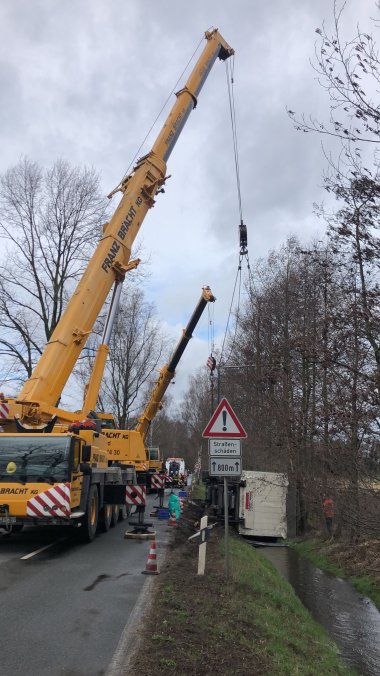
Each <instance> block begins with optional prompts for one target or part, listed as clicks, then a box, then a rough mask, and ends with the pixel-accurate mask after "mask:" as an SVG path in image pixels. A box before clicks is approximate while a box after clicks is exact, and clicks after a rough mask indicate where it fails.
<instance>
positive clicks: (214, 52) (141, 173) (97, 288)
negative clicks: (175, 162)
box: [17, 29, 234, 418]
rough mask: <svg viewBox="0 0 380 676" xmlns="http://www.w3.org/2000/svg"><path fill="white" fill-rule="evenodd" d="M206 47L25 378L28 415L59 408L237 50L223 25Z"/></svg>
mask: <svg viewBox="0 0 380 676" xmlns="http://www.w3.org/2000/svg"><path fill="white" fill-rule="evenodd" d="M205 37H206V40H207V44H206V46H205V47H204V49H203V51H202V54H201V56H200V58H199V59H198V61H197V63H196V65H195V67H194V69H193V71H192V73H191V75H190V77H189V79H188V81H187V82H186V85H185V86H184V87H183V88H182V89H181V90H180V91H179V92H177V94H176V96H177V100H176V102H175V104H174V106H173V108H172V110H171V112H170V113H169V116H168V118H167V120H166V122H165V124H164V126H163V128H162V129H161V131H160V133H159V135H158V137H157V139H156V141H155V143H154V145H153V147H152V150H151V151H150V152H149V153H148V154H147V155H145V156H144V157H142V158H141V159H140V160H138V162H137V164H136V165H135V167H134V169H133V170H132V172H131V173H130V174H129V175H128V176H127V177H126V178H125V179H123V181H122V182H121V184H120V186H118V188H117V190H120V191H121V192H122V193H123V196H122V198H121V200H120V203H119V205H118V207H117V208H116V211H115V213H114V214H113V216H112V218H111V220H110V222H109V223H107V224H106V225H105V226H104V229H103V236H102V238H101V240H100V242H99V244H98V246H97V248H96V249H95V252H94V254H93V255H92V257H91V259H90V261H89V263H88V266H87V268H86V270H85V272H84V274H83V277H82V279H81V280H80V282H79V284H78V286H77V288H76V290H75V292H74V294H73V296H72V297H71V299H70V301H69V303H68V305H67V307H66V310H65V312H64V313H63V315H62V317H61V319H60V321H59V323H58V325H57V327H56V329H55V331H54V333H53V335H52V336H51V338H50V340H49V342H48V343H47V345H46V347H45V349H44V351H43V353H42V355H41V357H40V359H39V361H38V363H37V366H36V367H35V369H34V371H33V373H32V375H31V377H30V378H29V379H28V380H27V381H26V382H25V384H24V386H23V388H22V390H21V393H20V395H19V397H18V399H17V403H18V404H21V405H22V410H23V416H25V417H26V418H27V417H28V405H30V411H31V412H32V411H34V413H33V415H32V413H30V415H31V417H33V416H34V417H35V411H36V405H37V406H38V408H39V409H40V412H41V413H43V412H44V411H49V412H50V413H53V412H54V407H55V406H57V402H58V401H59V398H60V396H61V393H62V390H63V388H64V386H65V384H66V382H67V380H68V378H69V377H70V375H71V373H72V371H73V368H74V366H75V363H76V361H77V359H78V357H79V355H80V353H81V351H82V349H83V347H84V345H85V343H86V340H87V338H88V336H89V334H90V333H91V331H92V329H93V326H94V324H95V321H96V319H97V317H98V316H99V313H100V311H101V308H102V306H103V304H104V302H105V300H106V298H107V296H108V293H109V291H110V289H111V287H112V285H113V284H114V282H115V280H117V279H122V278H123V277H124V275H125V272H126V269H127V267H128V263H129V259H130V256H131V248H132V244H133V242H134V240H135V238H136V235H137V233H138V232H139V229H140V226H141V224H142V221H143V220H144V218H145V215H146V213H147V212H148V210H149V209H150V208H151V207H153V205H154V203H155V196H156V195H157V193H158V192H160V191H161V190H162V186H163V185H164V183H165V180H166V178H167V177H166V162H167V160H168V158H169V156H170V154H171V152H172V150H173V148H174V146H175V144H176V141H177V139H178V137H179V135H180V133H181V131H182V128H183V126H184V124H185V122H186V120H187V118H188V116H189V114H190V112H191V110H192V109H193V108H195V106H196V103H197V97H198V94H199V92H200V90H201V89H202V86H203V84H204V82H205V80H206V78H207V76H208V74H209V72H210V70H211V67H212V65H213V64H214V62H215V60H216V59H217V58H218V57H219V59H221V60H225V59H227V58H228V57H229V56H231V55H232V54H233V53H234V51H233V49H231V47H230V46H229V45H228V44H227V43H226V41H225V40H224V38H223V37H222V36H221V35H220V33H219V32H218V30H216V29H215V30H213V31H210V32H206V33H205Z"/></svg>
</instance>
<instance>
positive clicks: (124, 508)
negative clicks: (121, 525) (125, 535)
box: [119, 505, 129, 521]
mask: <svg viewBox="0 0 380 676" xmlns="http://www.w3.org/2000/svg"><path fill="white" fill-rule="evenodd" d="M128 517H129V512H128V505H120V514H119V520H120V521H125V520H126V519H128Z"/></svg>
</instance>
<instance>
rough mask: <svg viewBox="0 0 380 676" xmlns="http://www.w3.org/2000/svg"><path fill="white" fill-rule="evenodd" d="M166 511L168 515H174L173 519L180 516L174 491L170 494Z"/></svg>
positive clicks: (177, 498)
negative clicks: (167, 510)
mask: <svg viewBox="0 0 380 676" xmlns="http://www.w3.org/2000/svg"><path fill="white" fill-rule="evenodd" d="M168 509H169V513H170V515H172V514H175V518H176V519H179V517H180V516H181V503H180V501H179V497H178V495H176V493H174V491H171V492H170V495H169V502H168Z"/></svg>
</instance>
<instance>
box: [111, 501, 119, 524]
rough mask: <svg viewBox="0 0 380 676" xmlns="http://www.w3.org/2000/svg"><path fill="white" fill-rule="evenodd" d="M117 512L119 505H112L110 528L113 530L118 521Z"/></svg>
mask: <svg viewBox="0 0 380 676" xmlns="http://www.w3.org/2000/svg"><path fill="white" fill-rule="evenodd" d="M119 511H120V505H112V518H111V528H115V526H116V524H117V522H118V521H119Z"/></svg>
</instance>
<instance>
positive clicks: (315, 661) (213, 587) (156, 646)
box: [128, 506, 350, 676]
mask: <svg viewBox="0 0 380 676" xmlns="http://www.w3.org/2000/svg"><path fill="white" fill-rule="evenodd" d="M199 517H200V513H199V510H197V509H196V508H195V507H193V506H190V507H187V508H185V511H184V514H183V516H182V517H181V520H180V522H179V525H178V526H177V527H174V533H173V538H172V542H171V544H170V549H169V551H168V553H167V556H166V559H165V565H164V566H163V568H162V570H161V571H160V575H158V576H157V577H155V578H154V585H153V587H154V596H153V599H152V603H151V604H150V607H149V611H148V612H147V614H146V616H145V617H144V618H143V622H142V624H141V626H142V630H141V635H140V642H139V647H138V650H137V651H136V652H135V653H134V656H133V666H132V665H131V664H130V663H129V665H128V676H140V675H141V674H147V675H150V674H155V676H156V675H160V674H165V675H166V676H167V674H168V673H173V674H181V675H182V674H186V676H188V675H189V676H190V675H198V674H199V675H201V674H202V676H208V675H211V674H213V676H214V674H216V673H218V674H220V675H221V676H228V675H235V674H239V675H246V676H248V675H252V674H278V675H281V674H284V675H285V674H288V675H293V674H294V675H295V674H302V675H303V676H308V675H310V676H315V674H316V673H318V676H325V675H326V676H327V675H331V676H332V675H334V676H335V675H339V674H349V673H350V672H349V671H348V670H347V669H346V668H345V666H343V664H342V662H341V660H340V657H339V654H338V650H337V648H336V646H335V645H334V644H333V643H332V642H331V640H330V639H329V637H328V635H327V634H326V632H325V631H324V630H323V629H322V628H321V627H320V626H319V625H318V624H317V623H316V622H314V620H313V619H312V618H311V616H310V615H309V613H308V612H307V610H306V609H305V608H304V607H303V606H302V604H301V602H300V601H299V600H298V598H297V597H296V595H295V594H294V592H293V590H292V588H291V586H290V585H288V583H287V582H285V581H284V580H283V578H282V577H281V576H280V575H279V574H278V573H277V572H276V571H275V569H274V567H273V566H272V565H271V564H270V563H269V562H268V561H266V560H265V559H264V558H263V557H262V556H261V555H260V554H259V553H258V551H257V550H255V549H254V548H253V547H252V546H250V545H249V544H248V543H247V542H244V541H242V540H241V539H239V538H237V537H235V536H234V535H233V533H231V538H230V579H229V580H228V581H226V580H225V576H224V555H223V553H224V548H223V544H224V543H223V535H224V532H223V528H222V527H221V526H217V527H215V528H214V529H213V531H212V536H211V539H210V541H209V542H208V544H207V559H206V574H205V575H204V576H197V574H196V573H197V559H198V545H197V542H196V540H195V541H194V540H193V541H191V542H188V540H187V538H188V537H189V535H192V534H193V533H194V532H195V523H197V522H198V521H199ZM168 528H169V526H168Z"/></svg>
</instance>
